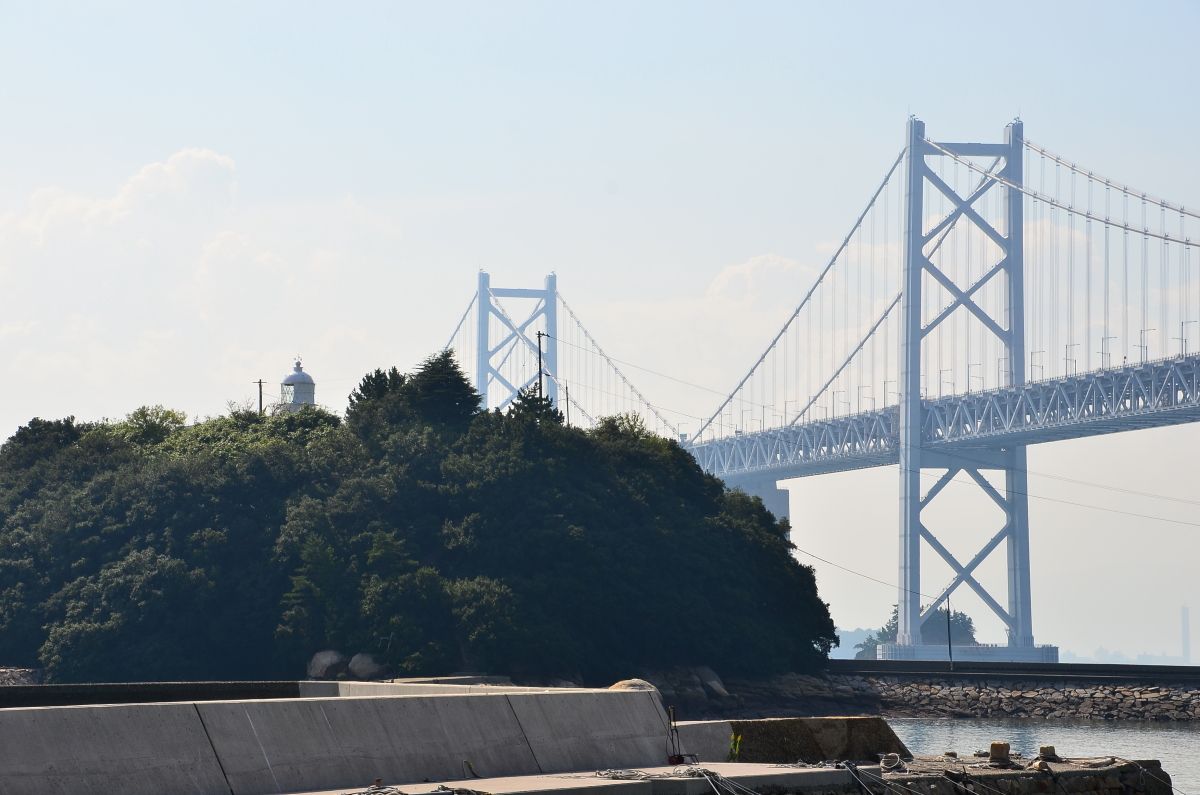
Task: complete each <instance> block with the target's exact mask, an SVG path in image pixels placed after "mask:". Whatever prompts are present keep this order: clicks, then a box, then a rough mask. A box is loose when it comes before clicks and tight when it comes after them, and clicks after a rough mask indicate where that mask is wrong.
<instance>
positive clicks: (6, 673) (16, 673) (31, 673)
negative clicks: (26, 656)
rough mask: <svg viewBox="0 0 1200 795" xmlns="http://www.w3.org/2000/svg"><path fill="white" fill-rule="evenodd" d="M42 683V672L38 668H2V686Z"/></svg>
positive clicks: (0, 683) (0, 676)
mask: <svg viewBox="0 0 1200 795" xmlns="http://www.w3.org/2000/svg"><path fill="white" fill-rule="evenodd" d="M41 683H42V672H41V671H40V670H38V669H36V668H0V687H6V686H9V685H40V684H41Z"/></svg>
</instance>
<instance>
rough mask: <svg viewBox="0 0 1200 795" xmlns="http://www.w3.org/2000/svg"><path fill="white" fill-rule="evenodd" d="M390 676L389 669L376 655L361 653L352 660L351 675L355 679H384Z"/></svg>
mask: <svg viewBox="0 0 1200 795" xmlns="http://www.w3.org/2000/svg"><path fill="white" fill-rule="evenodd" d="M388 674H389V671H388V667H387V666H386V665H384V664H383V663H381V662H379V661H378V660H376V659H375V657H374V655H371V654H367V653H366V652H359V653H358V654H356V655H354V656H353V657H351V658H350V675H351V676H353V677H354V678H355V679H384V678H386V677H387V675H388Z"/></svg>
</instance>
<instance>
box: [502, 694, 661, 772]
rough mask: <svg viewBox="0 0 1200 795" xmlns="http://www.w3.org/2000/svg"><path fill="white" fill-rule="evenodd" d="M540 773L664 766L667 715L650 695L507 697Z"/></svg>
mask: <svg viewBox="0 0 1200 795" xmlns="http://www.w3.org/2000/svg"><path fill="white" fill-rule="evenodd" d="M507 698H508V701H509V703H510V704H512V709H513V712H514V713H515V714H516V716H517V720H518V721H519V722H520V724H521V728H522V729H523V730H524V732H525V737H526V738H527V739H528V740H529V747H530V748H531V749H532V750H533V755H534V758H535V759H537V762H538V765H539V766H540V767H541V769H542V772H544V773H557V772H562V771H572V770H598V769H601V768H613V767H640V766H645V765H656V764H663V763H664V762H665V761H666V756H667V750H666V746H667V715H666V712H665V711H664V710H663V708H662V702H661V701H660V700H659V697H658V693H657V692H656V691H651V690H604V691H564V692H557V693H556V692H550V693H510V694H509V695H508V696H507Z"/></svg>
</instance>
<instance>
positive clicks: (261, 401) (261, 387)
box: [254, 378, 263, 414]
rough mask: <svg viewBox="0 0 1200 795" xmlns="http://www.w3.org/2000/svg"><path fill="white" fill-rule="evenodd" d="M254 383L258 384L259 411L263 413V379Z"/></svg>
mask: <svg viewBox="0 0 1200 795" xmlns="http://www.w3.org/2000/svg"><path fill="white" fill-rule="evenodd" d="M254 383H256V384H258V413H259V414H262V413H263V391H262V389H263V380H262V379H261V378H260V379H258V380H257V381H255V382H254Z"/></svg>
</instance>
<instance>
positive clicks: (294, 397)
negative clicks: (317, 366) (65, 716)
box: [279, 359, 317, 411]
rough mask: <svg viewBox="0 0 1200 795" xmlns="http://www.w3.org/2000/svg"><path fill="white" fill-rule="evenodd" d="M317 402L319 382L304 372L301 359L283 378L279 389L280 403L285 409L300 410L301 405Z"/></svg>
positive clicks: (297, 360) (310, 404)
mask: <svg viewBox="0 0 1200 795" xmlns="http://www.w3.org/2000/svg"><path fill="white" fill-rule="evenodd" d="M316 402H317V382H316V381H314V380H313V378H312V376H311V375H309V374H308V373H306V372H304V367H303V366H301V364H300V360H299V359H296V366H295V367H294V368H293V369H292V371H291V372H290V373H288V374H287V376H286V377H285V378H284V379H283V383H282V384H280V389H279V405H280V407H281V408H282V409H283V410H284V411H299V410H300V407H301V406H312V405H315V404H316Z"/></svg>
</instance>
